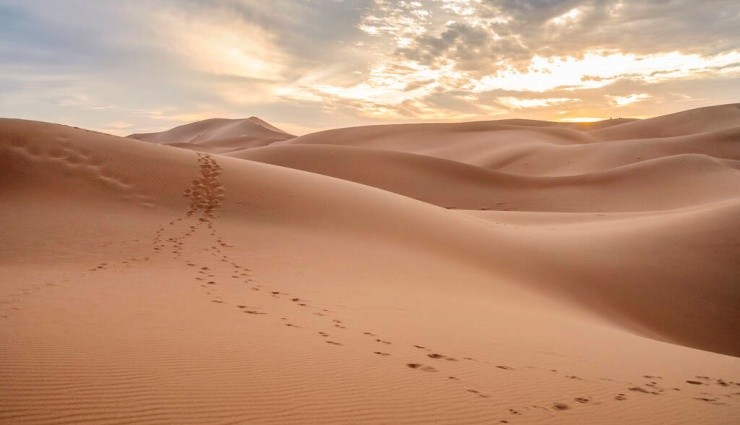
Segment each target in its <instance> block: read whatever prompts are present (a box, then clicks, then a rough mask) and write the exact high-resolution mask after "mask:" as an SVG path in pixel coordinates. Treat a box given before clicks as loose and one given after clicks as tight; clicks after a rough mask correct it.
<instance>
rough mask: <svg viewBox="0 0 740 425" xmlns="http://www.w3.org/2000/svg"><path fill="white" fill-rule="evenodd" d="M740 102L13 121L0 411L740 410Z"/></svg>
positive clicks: (350, 418) (48, 414)
mask: <svg viewBox="0 0 740 425" xmlns="http://www.w3.org/2000/svg"><path fill="white" fill-rule="evenodd" d="M739 108H740V105H737V104H735V105H722V106H716V107H711V108H702V109H697V110H691V111H686V112H682V113H679V114H673V115H667V116H663V117H657V118H652V119H646V120H627V119H620V120H611V122H603V123H596V124H594V125H577V124H573V125H571V124H562V123H548V122H543V121H528V120H506V121H488V122H471V123H459V124H405V125H384V126H369V127H357V128H344V129H336V130H328V131H322V132H317V133H313V134H309V135H305V136H300V137H295V136H293V135H290V134H288V133H285V132H283V131H281V130H279V129H277V128H275V127H273V126H271V125H270V124H268V123H266V122H264V121H262V120H260V119H258V118H255V117H252V118H248V119H243V120H227V119H212V120H206V121H200V122H197V123H192V124H187V125H184V126H180V127H176V128H174V129H171V130H168V131H165V132H161V133H149V134H135V135H131V136H130V137H129V138H122V137H116V136H110V135H105V134H101V133H96V132H91V131H86V130H81V129H76V128H72V127H67V126H63V125H58V124H49V123H42V122H34V121H25V120H17V119H2V120H0V181H2V183H3V184H2V189H0V190H1V192H0V197H1V198H0V202H1V203H0V205H2V208H0V223H2V224H3V227H2V234H3V242H4V243H3V244H0V266H1V267H2V275H0V276H1V277H0V341H2V342H3V343H2V344H0V359H2V367H1V368H0V423H13V424H16V423H29V424H58V423H132V422H139V423H177V424H185V423H193V424H202V423H259V424H349V423H351V424H384V423H393V424H411V423H424V424H426V423H440V424H497V423H511V424H530V423H532V424H533V423H548V424H731V423H739V422H740V359H739V358H738V356H740V338H738V337H737V334H738V329H740V109H739Z"/></svg>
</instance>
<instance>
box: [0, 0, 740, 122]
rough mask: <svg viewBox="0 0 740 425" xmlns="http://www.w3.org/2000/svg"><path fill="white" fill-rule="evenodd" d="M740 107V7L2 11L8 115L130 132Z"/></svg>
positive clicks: (54, 2) (433, 1) (187, 1)
mask: <svg viewBox="0 0 740 425" xmlns="http://www.w3.org/2000/svg"><path fill="white" fill-rule="evenodd" d="M738 101H740V2H738V1H737V0H703V1H699V0H653V1H637V0H621V1H620V0H609V1H607V0H426V1H421V0H419V1H392V0H127V1H117V0H96V1H92V0H0V116H1V117H13V118H25V119H34V120H41V121H49V122H58V123H63V124H68V125H74V126H78V127H83V128H88V129H93V130H98V131H103V132H108V133H112V134H118V135H127V134H131V133H139V132H151V131H161V130H164V129H168V128H171V127H174V126H177V125H181V124H185V123H188V122H193V121H197V120H202V119H207V118H213V117H224V118H246V117H249V116H258V117H260V118H262V119H264V120H266V121H268V122H270V123H272V124H274V125H276V126H278V127H281V128H283V129H284V130H286V131H289V132H292V133H294V134H306V133H309V132H312V131H317V130H321V129H327V128H337V127H347V126H355V125H368V124H385V123H398V122H453V121H474V120H496V119H507V118H532V119H544V120H551V121H589V120H597V119H608V118H610V117H614V118H617V117H635V118H646V117H650V116H657V115H663V114H667V113H672V112H678V111H682V110H686V109H691V108H696V107H702V106H708V105H716V104H725V103H733V102H738Z"/></svg>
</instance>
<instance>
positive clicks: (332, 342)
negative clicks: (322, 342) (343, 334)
mask: <svg viewBox="0 0 740 425" xmlns="http://www.w3.org/2000/svg"><path fill="white" fill-rule="evenodd" d="M326 343H327V344H332V345H339V346H342V345H344V344H340V343H338V342H335V341H326Z"/></svg>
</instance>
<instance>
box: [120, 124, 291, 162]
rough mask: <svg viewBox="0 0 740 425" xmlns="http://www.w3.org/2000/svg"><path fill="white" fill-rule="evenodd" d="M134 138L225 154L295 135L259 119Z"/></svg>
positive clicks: (188, 126)
mask: <svg viewBox="0 0 740 425" xmlns="http://www.w3.org/2000/svg"><path fill="white" fill-rule="evenodd" d="M128 137H129V138H132V139H138V140H143V141H147V142H153V143H160V144H165V145H172V146H179V147H186V148H190V149H193V150H198V151H205V152H218V153H224V152H229V151H232V150H237V149H245V148H251V147H257V146H264V145H269V144H270V143H273V142H277V141H282V140H287V139H291V138H293V137H295V136H293V135H292V134H289V133H287V132H285V131H283V130H280V129H279V128H277V127H275V126H273V125H271V124H269V123H268V122H266V121H264V120H262V119H260V118H257V117H249V118H244V119H227V118H211V119H207V120H203V121H197V122H193V123H190V124H184V125H180V126H177V127H174V128H171V129H169V130H166V131H162V132H156V133H140V134H132V135H130V136H128Z"/></svg>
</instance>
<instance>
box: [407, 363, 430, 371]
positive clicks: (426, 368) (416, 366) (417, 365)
mask: <svg viewBox="0 0 740 425" xmlns="http://www.w3.org/2000/svg"><path fill="white" fill-rule="evenodd" d="M406 366H408V367H410V368H411V369H417V370H421V371H424V372H436V371H437V369H435V368H433V367H431V366H425V365H423V364H420V363H406Z"/></svg>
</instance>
